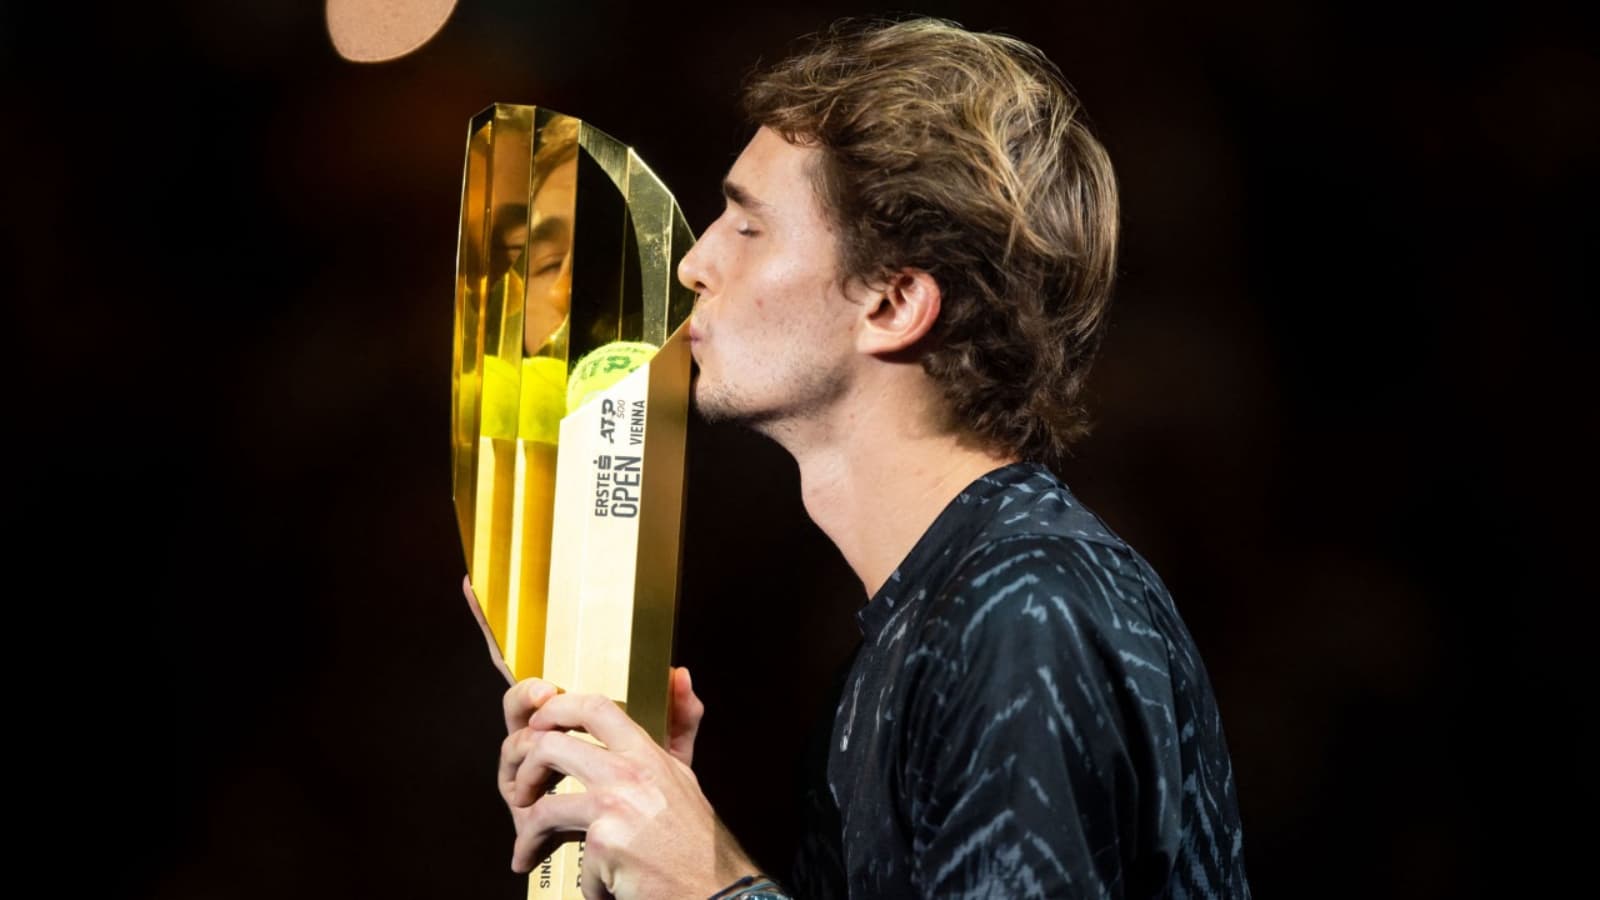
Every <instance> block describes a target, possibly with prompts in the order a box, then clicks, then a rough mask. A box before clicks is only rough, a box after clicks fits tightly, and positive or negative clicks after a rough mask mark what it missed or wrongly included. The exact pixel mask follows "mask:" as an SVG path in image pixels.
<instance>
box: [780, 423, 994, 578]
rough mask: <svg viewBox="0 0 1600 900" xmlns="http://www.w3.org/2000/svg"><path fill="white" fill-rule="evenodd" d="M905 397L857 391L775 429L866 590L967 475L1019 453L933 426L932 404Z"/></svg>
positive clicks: (823, 523)
mask: <svg viewBox="0 0 1600 900" xmlns="http://www.w3.org/2000/svg"><path fill="white" fill-rule="evenodd" d="M905 400H906V398H905V396H904V395H903V394H902V395H899V396H896V393H895V392H889V391H885V392H881V393H879V394H877V395H876V396H875V397H873V398H870V399H865V400H863V399H861V398H859V397H858V398H854V402H846V403H844V404H841V406H840V407H839V408H838V409H835V410H833V411H831V412H830V415H828V416H827V417H826V419H825V421H822V422H817V423H812V427H809V428H807V429H805V433H804V434H801V433H797V432H789V433H787V434H774V435H773V436H774V437H775V438H777V439H778V440H779V442H780V443H781V444H783V445H784V447H785V448H786V449H788V450H789V452H790V453H792V454H793V455H794V457H795V461H796V462H797V463H798V464H799V468H800V493H801V500H802V502H803V503H804V504H805V508H806V513H807V514H808V515H809V516H810V517H811V520H812V521H813V522H815V523H816V524H817V527H819V528H821V529H822V531H823V533H824V534H826V535H827V536H828V537H829V539H831V540H832V541H833V543H834V544H835V545H836V546H837V547H838V548H839V551H840V553H841V554H843V556H844V558H845V562H847V563H848V564H849V565H850V568H851V569H853V570H854V571H855V573H856V577H857V578H860V579H861V586H862V587H863V588H864V589H865V591H866V593H867V596H868V597H869V598H870V597H872V596H873V595H875V594H877V592H878V589H879V588H881V587H882V586H883V583H884V582H885V581H887V580H888V579H889V576H890V575H891V574H893V573H894V570H895V568H896V567H898V566H899V565H900V562H901V560H903V559H905V556H906V554H907V553H909V552H910V551H911V548H912V547H914V546H915V545H916V543H917V540H918V539H919V538H921V537H922V535H923V533H924V532H926V531H927V530H928V528H929V526H931V525H932V524H933V520H934V519H936V518H938V516H939V513H941V512H942V511H943V510H944V508H945V507H946V506H948V505H949V504H950V501H952V500H954V499H955V498H956V497H957V496H958V495H959V494H960V493H961V491H962V490H963V489H965V488H966V486H967V485H969V484H971V483H972V482H973V481H974V480H975V479H977V478H978V477H979V476H981V475H983V474H985V473H987V472H990V471H992V470H994V469H995V468H997V467H999V466H1002V465H1005V464H1007V463H1010V462H1014V461H1015V457H1010V456H1006V455H1002V454H996V453H993V452H990V451H987V450H984V449H981V448H979V447H977V446H975V445H973V444H972V442H970V441H966V440H963V439H962V437H961V436H960V435H958V434H955V433H951V432H948V431H940V430H935V429H932V428H930V427H929V426H928V424H927V423H928V422H929V421H930V417H929V416H928V415H927V414H926V405H925V404H921V403H907V402H905Z"/></svg>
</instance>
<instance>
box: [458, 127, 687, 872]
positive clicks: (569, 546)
mask: <svg viewBox="0 0 1600 900" xmlns="http://www.w3.org/2000/svg"><path fill="white" fill-rule="evenodd" d="M463 182H464V183H463V186H462V195H461V243H460V249H459V255H458V257H457V268H456V298H455V344H454V354H453V355H454V363H453V366H452V371H451V387H452V406H451V464H452V467H453V470H454V497H455V507H456V516H457V520H458V523H459V526H460V531H461V541H462V547H463V549H464V550H465V551H466V558H467V569H468V574H469V578H470V580H471V582H472V587H473V591H474V593H475V594H476V595H477V597H478V602H479V603H480V605H481V606H482V608H483V613H484V617H485V619H486V620H487V621H488V623H489V628H490V630H491V631H492V632H493V633H494V638H495V641H496V643H497V644H498V645H499V647H500V651H501V653H502V654H503V655H504V657H505V661H506V664H507V665H508V666H509V667H510V669H511V671H512V673H513V674H514V675H515V676H516V677H517V678H518V679H521V678H527V677H531V676H538V677H540V678H544V679H545V680H547V681H551V682H554V683H555V684H557V685H559V686H560V687H561V688H563V689H565V690H568V691H578V692H584V693H601V694H605V695H607V696H609V697H611V698H612V699H613V700H615V701H617V703H618V704H619V705H622V706H623V707H624V708H625V709H626V710H627V712H628V714H629V715H630V716H631V717H632V718H633V719H634V720H635V721H636V722H638V723H639V724H640V725H641V726H643V727H644V728H645V730H646V731H648V732H649V733H650V734H651V735H653V736H654V737H655V738H656V740H657V741H660V742H665V740H666V736H667V710H668V703H669V676H670V663H671V652H672V634H673V622H674V619H675V617H676V610H677V593H678V560H679V548H680V536H681V529H682V520H683V486H684V485H683V481H684V440H685V435H686V429H687V421H688V408H689V374H690V357H689V346H688V335H687V334H686V333H685V332H686V331H687V329H686V328H684V327H681V326H683V324H684V321H685V320H686V319H687V318H688V317H689V313H690V311H691V309H692V308H693V305H694V294H693V293H692V292H690V291H688V290H687V289H685V288H683V287H682V286H681V285H679V284H678V281H677V278H676V277H675V273H676V271H677V265H678V261H679V260H680V259H681V258H682V257H683V254H684V253H685V252H686V251H687V250H688V248H689V246H690V245H691V244H692V243H693V242H694V236H693V234H692V233H691V232H690V231H689V227H688V225H687V223H685V221H684V218H683V213H682V212H681V211H680V210H679V209H678V205H677V203H676V202H675V201H674V200H673V198H672V195H671V194H670V193H669V192H668V191H667V189H666V188H665V186H663V185H662V183H661V181H660V179H659V178H657V177H656V176H655V174H654V173H653V172H651V171H650V169H649V167H647V166H646V165H645V164H644V162H643V161H642V160H640V159H639V157H638V155H637V154H636V153H634V151H633V150H632V149H631V148H629V147H627V146H624V145H623V144H621V143H620V142H618V141H617V140H616V139H615V138H612V137H610V136H609V135H607V134H605V133H604V132H602V131H600V130H599V129H597V128H595V127H594V126H592V125H590V124H588V123H586V122H582V121H580V120H578V119H575V118H572V117H571V116H565V115H562V114H560V113H557V112H553V111H551V110H548V109H544V108H538V107H532V106H515V105H508V104H495V105H494V106H491V107H489V108H488V109H486V110H484V111H483V112H481V113H479V114H478V115H476V116H474V117H473V118H472V121H471V124H470V126H469V128H468V132H467V161H466V171H465V174H464V176H463ZM554 790H557V791H569V790H582V788H581V786H579V785H577V784H576V783H575V782H574V781H573V780H572V779H566V780H564V781H562V782H561V783H560V784H559V785H557V787H556V788H554ZM582 853H583V847H582V844H581V843H578V844H572V843H568V844H563V845H562V846H561V847H560V848H558V849H557V850H556V851H555V852H554V853H552V854H551V855H550V856H549V857H547V858H545V859H544V860H541V861H540V863H539V864H538V865H537V866H536V867H535V868H534V872H533V875H532V876H531V877H530V879H529V886H528V892H529V896H530V897H538V898H556V897H561V898H568V897H570V898H579V897H581V896H582V895H581V892H580V889H579V883H578V880H579V872H580V868H581V865H582Z"/></svg>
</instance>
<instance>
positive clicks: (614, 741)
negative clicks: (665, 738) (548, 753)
mask: <svg viewBox="0 0 1600 900" xmlns="http://www.w3.org/2000/svg"><path fill="white" fill-rule="evenodd" d="M528 727H529V728H531V729H534V730H535V731H551V730H557V729H559V730H570V729H573V728H581V729H583V730H584V731H587V732H588V733H589V734H591V735H593V736H594V737H595V738H596V739H597V740H599V741H600V742H601V743H603V744H605V745H606V746H607V747H610V748H611V749H612V750H614V751H616V752H618V753H628V752H630V751H632V750H635V749H637V748H639V747H640V746H642V745H645V744H654V743H655V742H654V741H652V740H651V739H650V736H649V735H648V734H646V733H645V731H644V729H643V728H640V727H639V726H638V724H637V723H635V722H634V721H633V720H632V719H630V718H628V714H627V713H625V712H623V711H622V710H621V708H619V707H618V706H617V704H615V703H613V702H612V701H611V700H609V699H607V698H606V697H605V696H603V695H601V694H557V695H555V696H552V697H548V698H546V699H545V700H544V702H543V703H541V704H540V705H539V709H538V712H535V713H534V714H533V717H532V718H530V719H529V720H528Z"/></svg>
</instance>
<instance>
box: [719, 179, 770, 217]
mask: <svg viewBox="0 0 1600 900" xmlns="http://www.w3.org/2000/svg"><path fill="white" fill-rule="evenodd" d="M722 196H724V197H727V198H728V200H729V202H732V203H737V204H739V205H740V206H742V207H744V208H745V209H748V210H750V211H751V212H755V213H763V214H765V213H770V212H772V206H771V205H770V204H768V203H766V202H765V201H762V200H757V199H756V197H755V195H753V194H751V193H750V192H749V191H748V190H746V189H745V188H744V187H743V186H742V185H739V184H736V183H734V182H733V181H732V180H730V179H727V178H724V179H722Z"/></svg>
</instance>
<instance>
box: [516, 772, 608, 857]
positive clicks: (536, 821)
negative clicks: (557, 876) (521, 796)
mask: <svg viewBox="0 0 1600 900" xmlns="http://www.w3.org/2000/svg"><path fill="white" fill-rule="evenodd" d="M595 816H596V806H595V799H594V797H593V796H592V795H591V794H589V793H587V792H585V791H578V792H576V793H572V794H547V795H545V796H544V797H541V798H540V799H539V802H538V803H535V804H534V805H533V806H532V807H530V808H528V809H526V810H519V811H516V819H517V841H516V844H515V845H514V846H513V847H512V849H511V871H513V872H522V873H526V872H531V871H533V866H534V864H535V863H537V862H538V861H540V860H542V859H544V858H545V857H546V856H548V855H549V853H550V850H551V849H552V848H553V847H554V845H555V844H556V843H558V842H559V841H560V840H561V839H562V835H565V834H571V835H572V836H573V837H577V836H578V835H579V834H580V833H582V832H584V831H587V830H588V829H589V825H590V824H591V823H593V822H594V820H595Z"/></svg>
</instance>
